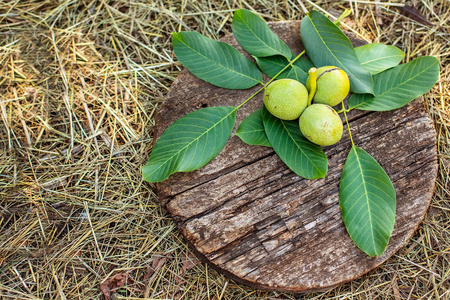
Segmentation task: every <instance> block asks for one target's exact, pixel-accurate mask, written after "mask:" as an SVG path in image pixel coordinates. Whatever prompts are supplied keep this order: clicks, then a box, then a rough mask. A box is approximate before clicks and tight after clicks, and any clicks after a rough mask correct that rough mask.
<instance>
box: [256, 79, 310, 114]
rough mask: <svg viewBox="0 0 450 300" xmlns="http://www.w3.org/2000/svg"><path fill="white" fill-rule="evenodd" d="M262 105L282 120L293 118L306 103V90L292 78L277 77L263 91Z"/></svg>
mask: <svg viewBox="0 0 450 300" xmlns="http://www.w3.org/2000/svg"><path fill="white" fill-rule="evenodd" d="M263 99H264V105H265V106H266V108H267V110H268V111H269V112H270V113H271V114H272V115H274V116H275V117H277V118H280V119H282V120H295V119H298V117H299V116H300V115H301V114H302V112H303V110H304V109H305V108H306V106H307V104H308V90H307V89H306V87H305V86H304V85H303V84H301V83H300V82H298V81H297V80H293V79H279V80H276V81H274V82H272V83H271V84H269V86H268V87H267V88H266V89H265V91H264V97H263Z"/></svg>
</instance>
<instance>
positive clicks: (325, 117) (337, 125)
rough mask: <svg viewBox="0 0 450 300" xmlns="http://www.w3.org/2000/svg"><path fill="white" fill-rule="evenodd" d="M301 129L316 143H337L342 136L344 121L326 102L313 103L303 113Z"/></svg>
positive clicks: (300, 123)
mask: <svg viewBox="0 0 450 300" xmlns="http://www.w3.org/2000/svg"><path fill="white" fill-rule="evenodd" d="M299 125H300V131H301V132H302V134H303V135H304V136H305V137H306V138H307V139H308V140H310V141H311V142H313V143H314V144H317V145H320V146H329V145H333V144H336V143H337V142H339V140H340V139H341V137H342V132H343V126H342V121H341V118H340V117H339V115H338V114H337V113H336V111H335V110H334V109H333V108H332V107H331V106H329V105H326V104H313V105H310V106H308V107H307V108H306V109H305V110H304V111H303V113H302V115H301V117H300V120H299Z"/></svg>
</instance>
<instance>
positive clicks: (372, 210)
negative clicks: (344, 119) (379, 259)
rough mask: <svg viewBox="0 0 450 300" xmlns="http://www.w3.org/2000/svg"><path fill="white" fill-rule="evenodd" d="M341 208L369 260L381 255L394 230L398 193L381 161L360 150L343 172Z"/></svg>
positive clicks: (356, 240) (349, 157)
mask: <svg viewBox="0 0 450 300" xmlns="http://www.w3.org/2000/svg"><path fill="white" fill-rule="evenodd" d="M339 205H340V207H341V211H342V219H343V221H344V224H345V227H346V228H347V231H348V233H349V235H350V237H351V238H352V240H353V242H355V244H356V245H357V246H358V247H359V248H360V249H361V250H362V251H364V252H365V253H366V254H368V255H369V256H372V257H373V256H375V255H378V256H379V255H381V254H382V253H383V252H384V249H385V248H386V246H387V244H388V242H389V237H390V236H391V233H392V231H393V229H394V223H395V210H396V199H395V189H394V186H393V185H392V182H391V180H390V179H389V177H388V176H387V174H386V172H385V171H384V170H383V168H382V167H381V166H380V165H379V164H378V163H377V161H376V160H375V159H374V158H373V157H372V156H370V155H369V154H368V153H367V152H366V151H364V150H363V149H361V148H358V147H356V146H353V147H352V149H351V150H350V153H349V154H348V157H347V160H346V162H345V165H344V169H343V170H342V176H341V182H340V185H339Z"/></svg>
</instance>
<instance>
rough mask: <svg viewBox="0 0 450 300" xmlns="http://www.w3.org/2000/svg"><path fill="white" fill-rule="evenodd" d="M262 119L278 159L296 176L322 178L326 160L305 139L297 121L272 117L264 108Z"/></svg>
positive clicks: (325, 169)
mask: <svg viewBox="0 0 450 300" xmlns="http://www.w3.org/2000/svg"><path fill="white" fill-rule="evenodd" d="M262 119H263V123H264V129H265V131H266V135H267V138H268V139H269V141H270V144H271V145H272V147H273V149H274V150H275V152H276V153H277V154H278V156H279V157H280V159H281V160H282V161H283V162H284V163H285V164H286V165H287V166H288V167H289V168H290V169H291V170H292V171H293V172H294V173H295V174H297V175H298V176H301V177H303V178H307V179H315V178H324V177H325V175H326V173H327V171H328V159H327V156H326V155H325V153H324V152H323V150H322V148H321V147H320V146H318V145H316V144H313V143H311V142H310V141H309V140H308V139H307V138H305V137H304V136H303V135H302V134H301V132H300V128H299V125H298V121H284V120H281V119H278V118H276V117H274V116H272V115H271V114H270V113H269V112H268V111H267V109H266V108H265V107H264V108H263V111H262Z"/></svg>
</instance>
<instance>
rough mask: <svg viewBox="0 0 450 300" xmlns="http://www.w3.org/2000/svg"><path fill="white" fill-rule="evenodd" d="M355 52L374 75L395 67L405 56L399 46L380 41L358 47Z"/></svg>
mask: <svg viewBox="0 0 450 300" xmlns="http://www.w3.org/2000/svg"><path fill="white" fill-rule="evenodd" d="M355 53H356V57H358V60H359V62H360V63H361V65H362V66H363V68H364V69H366V70H367V71H369V72H370V74H372V75H375V74H378V73H380V72H383V71H384V70H387V69H390V68H392V67H395V66H396V65H398V64H399V63H400V62H401V61H402V59H403V57H405V53H404V52H403V51H402V50H400V49H399V48H397V47H395V46H390V45H384V44H378V43H373V44H367V45H364V46H360V47H357V48H355Z"/></svg>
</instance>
